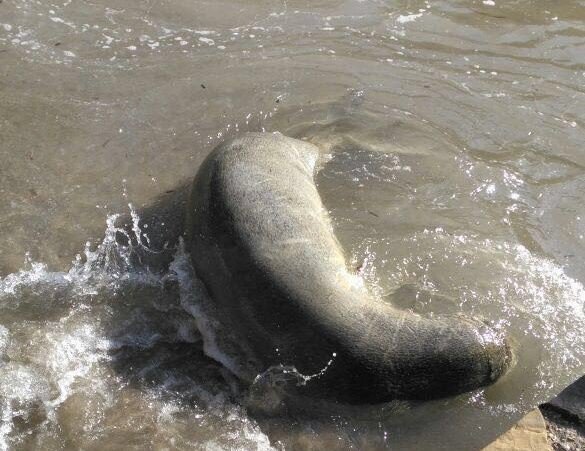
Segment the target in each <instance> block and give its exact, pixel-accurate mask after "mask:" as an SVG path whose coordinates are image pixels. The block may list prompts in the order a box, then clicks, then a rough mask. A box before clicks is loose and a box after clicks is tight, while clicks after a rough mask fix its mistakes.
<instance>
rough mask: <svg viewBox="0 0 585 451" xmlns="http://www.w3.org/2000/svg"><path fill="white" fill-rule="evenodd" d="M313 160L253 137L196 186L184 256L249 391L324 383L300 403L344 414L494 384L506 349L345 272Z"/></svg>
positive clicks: (481, 327)
mask: <svg viewBox="0 0 585 451" xmlns="http://www.w3.org/2000/svg"><path fill="white" fill-rule="evenodd" d="M318 159H319V149H318V148H317V147H315V146H314V145H312V144H310V143H307V142H304V141H300V140H296V139H292V138H288V137H286V136H283V135H281V134H268V133H249V134H246V135H244V136H242V137H240V138H237V139H234V140H230V141H227V142H225V143H223V144H221V145H220V146H218V147H217V148H216V149H215V150H214V151H213V152H212V153H211V154H210V155H209V157H208V158H207V159H206V160H205V162H204V163H203V165H202V166H201V168H200V169H199V172H198V174H197V176H196V178H195V182H194V186H193V190H192V194H191V199H190V202H189V204H188V205H189V206H188V212H187V217H188V220H187V228H188V229H187V232H188V233H187V235H188V246H189V250H190V252H191V256H192V261H193V264H194V266H195V270H196V272H197V274H198V275H199V276H200V277H201V279H202V280H203V282H204V284H205V285H206V287H207V289H208V291H209V293H210V295H211V298H212V300H213V302H214V305H215V306H216V308H217V312H218V320H219V321H221V323H222V324H223V326H224V328H225V329H226V330H228V331H230V333H232V334H233V336H234V337H236V339H237V340H238V341H239V342H240V343H241V344H242V346H243V347H245V348H247V349H248V350H249V351H248V354H249V355H248V356H247V364H246V365H243V366H241V367H240V368H238V369H237V370H236V372H238V373H239V374H238V375H239V376H240V377H241V378H242V379H244V380H247V381H249V382H252V381H253V380H254V378H255V377H256V376H257V375H258V374H259V373H262V372H264V371H265V370H267V369H268V368H270V367H271V366H275V365H281V364H282V365H285V366H294V367H296V369H298V370H299V371H300V372H301V373H303V374H316V373H319V372H320V371H321V370H322V369H323V368H325V367H327V363H328V362H329V361H330V360H332V362H331V364H330V365H329V367H327V369H326V370H325V371H323V372H322V374H321V375H320V376H318V377H314V378H312V379H311V380H309V381H308V382H307V383H306V385H304V386H299V387H296V388H295V390H298V391H299V392H301V393H302V394H306V395H310V396H318V397H328V398H335V399H339V400H343V401H346V402H352V403H375V402H382V401H387V400H390V399H429V398H437V397H443V396H448V395H453V394H457V393H462V392H465V391H469V390H472V389H475V388H478V387H481V386H484V385H488V384H490V383H492V382H494V381H495V380H497V379H498V378H499V377H500V376H501V375H502V374H503V373H504V372H505V371H506V369H507V367H508V365H509V362H510V355H511V353H510V349H509V346H508V344H507V343H506V340H505V339H503V338H501V337H498V335H497V334H496V333H494V331H492V330H490V329H489V327H488V326H486V325H485V324H483V323H481V322H480V321H476V320H473V319H465V318H433V319H430V318H424V317H421V316H419V315H416V314H413V313H411V312H407V311H402V310H399V309H397V308H395V307H392V306H391V305H390V304H389V303H387V302H384V301H382V300H380V299H377V298H375V297H374V296H373V295H372V293H371V292H370V291H369V290H368V288H367V287H366V286H364V284H363V281H362V280H361V278H359V277H358V276H357V275H355V274H352V273H351V272H350V271H349V270H348V266H347V263H346V260H345V257H344V254H343V250H342V249H341V247H340V245H339V243H338V241H337V239H336V237H335V235H334V233H333V229H332V226H331V222H330V219H329V216H328V214H327V212H326V211H325V209H324V206H323V204H322V202H321V198H320V196H319V193H318V192H317V188H316V186H315V183H314V175H315V170H316V169H315V168H316V166H317V162H318Z"/></svg>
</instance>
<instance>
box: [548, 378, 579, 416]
mask: <svg viewBox="0 0 585 451" xmlns="http://www.w3.org/2000/svg"><path fill="white" fill-rule="evenodd" d="M549 404H550V405H551V406H552V407H553V408H555V409H556V410H560V411H562V412H563V413H565V414H569V415H571V416H575V417H577V419H578V420H579V421H581V422H585V376H584V377H582V378H581V379H579V380H578V381H577V382H575V383H574V384H572V385H569V386H568V387H567V388H565V389H564V390H563V391H562V392H561V393H560V394H559V395H558V396H557V397H556V398H554V399H553V400H551V401H550V402H549Z"/></svg>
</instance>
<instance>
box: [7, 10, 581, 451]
mask: <svg viewBox="0 0 585 451" xmlns="http://www.w3.org/2000/svg"><path fill="white" fill-rule="evenodd" d="M492 3H494V4H492ZM584 19H585V2H583V1H570V0H567V1H563V2H554V3H553V2H545V1H508V2H503V1H499V0H495V2H491V1H427V2H424V1H385V2H383V1H367V0H362V1H359V0H345V1H343V0H339V1H334V0H330V1H325V0H323V1H318V2H315V1H313V2H307V1H300V0H299V1H281V2H276V1H268V0H267V1H258V0H257V1H254V2H251V1H245V2H244V1H240V2H238V1H222V2H217V1H209V2H202V1H194V0H189V1H187V0H179V1H173V2H170V1H158V2H155V1H151V2H129V1H116V2H114V1H101V0H100V1H94V2H87V1H65V2H58V3H47V2H40V1H17V0H14V1H12V0H4V1H2V2H0V75H1V78H0V158H1V160H0V161H2V163H1V165H0V231H1V233H0V253H1V255H2V257H1V258H0V358H1V359H2V364H1V365H0V415H1V416H2V420H1V424H0V447H1V448H10V449H31V448H41V447H42V448H43V449H66V448H67V449H68V448H83V449H94V448H95V449H97V448H99V449H120V448H124V449H127V448H136V449H144V448H148V449H167V448H172V449H185V448H196V449H271V448H276V449H347V448H354V449H383V448H392V447H394V448H397V449H416V448H419V449H420V448H422V449H427V448H429V446H432V447H433V448H434V449H477V448H479V447H481V446H483V445H485V444H486V443H487V442H489V441H490V440H491V439H493V438H494V437H495V436H497V435H498V434H499V433H500V432H501V431H503V430H504V429H506V428H508V427H509V426H510V425H511V424H512V423H513V422H514V421H515V420H517V419H518V418H519V417H521V416H522V415H523V414H524V413H525V412H526V411H528V410H529V409H531V408H532V407H534V406H535V405H537V404H538V403H541V402H543V401H545V400H547V399H549V398H550V397H551V396H553V395H555V394H556V393H558V392H560V391H561V390H562V389H563V388H564V387H565V386H566V385H568V384H569V383H570V382H572V381H573V380H575V379H576V378H577V377H578V376H580V375H582V374H583V373H585V364H584V361H585V360H584V359H585V333H584V332H583V330H585V313H584V303H585V288H584V286H583V283H585V246H584V242H585V241H584V236H585V208H584V207H583V201H584V199H585V177H584V174H585V153H583V148H584V145H585V130H584V127H585V122H584V121H583V117H585V116H584V115H585V89H584V86H585V22H584ZM246 130H266V131H275V130H278V131H281V132H283V133H285V134H289V135H291V136H297V137H305V138H307V139H309V140H311V141H313V142H315V143H316V144H318V145H320V146H321V147H322V149H323V152H324V153H325V154H330V155H331V159H330V160H329V161H328V162H327V163H326V164H325V165H324V167H323V169H322V171H321V172H320V174H319V175H318V177H317V181H318V184H319V189H320V192H321V194H322V196H323V200H324V203H325V205H326V206H327V208H328V209H329V210H330V212H331V215H332V217H333V220H334V225H335V228H336V232H337V234H338V236H339V238H340V241H341V243H342V244H343V246H344V249H345V250H346V253H347V255H348V261H350V263H351V264H352V265H353V266H354V267H355V269H356V271H357V272H359V273H361V274H362V275H363V277H364V278H365V280H366V282H367V283H368V284H369V285H370V286H371V288H372V290H374V291H376V292H377V293H378V295H379V296H381V297H383V298H384V299H385V300H387V301H388V302H392V303H394V304H395V305H397V306H399V307H401V308H405V309H412V310H414V311H416V312H419V313H421V314H426V315H432V314H441V313H448V314H457V313H466V314H471V315H476V316H481V317H483V318H485V319H487V320H489V321H490V322H491V323H492V324H493V325H494V326H495V327H496V328H498V329H500V330H502V331H503V332H505V333H507V334H508V335H509V336H510V338H511V340H512V341H513V343H514V347H515V350H516V358H517V362H516V365H515V366H514V368H513V369H512V371H510V373H509V374H508V375H507V376H506V377H505V378H504V379H502V380H501V381H499V382H498V383H497V384H495V385H494V386H492V387H489V388H487V389H485V390H479V391H477V392H474V393H470V394H466V395H462V396H460V397H457V398H454V399H448V400H439V401H436V402H432V403H421V404H413V403H405V402H401V403H390V404H386V405H383V406H373V407H368V408H365V407H364V408H347V407H341V406H331V405H323V404H319V403H316V404H315V405H311V406H310V409H305V411H303V409H299V408H298V406H296V407H295V406H292V407H290V410H289V411H287V412H282V411H278V412H272V414H269V413H270V412H268V413H266V412H264V411H262V409H257V408H254V406H256V407H258V406H257V404H258V403H260V404H264V406H263V407H266V405H267V404H268V401H269V400H270V399H271V398H270V392H266V390H267V389H266V388H264V387H260V388H259V391H260V394H259V395H258V396H259V399H255V398H254V396H256V394H255V393H254V391H253V393H249V392H248V391H247V390H246V389H245V387H241V386H240V385H239V383H238V382H237V381H236V380H235V379H234V378H233V377H232V376H230V374H229V372H227V371H226V370H225V368H224V367H223V366H222V365H220V364H218V363H217V362H216V361H215V360H214V359H212V358H210V357H208V355H211V356H213V357H215V358H216V359H222V360H224V361H225V359H226V358H227V354H228V353H227V352H224V351H225V346H226V343H223V342H222V341H219V342H214V341H212V340H210V339H209V337H210V336H212V335H210V334H211V332H212V331H216V332H217V329H218V328H219V329H221V324H217V323H216V322H215V321H214V320H212V319H211V318H210V317H209V316H208V315H206V314H205V306H206V305H208V300H207V299H206V296H205V293H204V291H203V289H202V287H201V286H200V285H199V282H198V280H197V279H196V277H195V276H194V275H193V274H192V269H191V266H190V264H189V258H188V256H187V255H186V254H185V253H184V252H183V251H182V248H181V246H180V242H179V240H178V237H179V235H180V234H181V233H182V215H183V205H184V202H185V191H186V187H187V186H188V184H189V182H190V179H191V178H192V176H193V174H194V173H195V172H196V169H197V167H198V165H199V164H200V162H201V161H202V159H203V158H204V157H205V155H207V153H208V152H209V151H210V150H211V149H212V148H213V147H214V146H215V145H216V144H217V143H219V142H221V141H222V140H223V139H225V138H226V137H228V136H232V135H235V134H237V133H238V132H242V131H246ZM129 204H130V207H129V206H128V205H129ZM116 215H120V217H116ZM106 222H107V223H106ZM104 230H105V235H104ZM137 237H138V238H137ZM86 243H87V244H86ZM84 249H85V250H84ZM77 254H80V257H79V258H78V259H76V255H77ZM193 258H196V256H194V257H193ZM72 261H73V263H72ZM169 265H170V266H169ZM201 332H203V335H205V336H206V337H207V342H206V343H205V345H204V340H203V338H202V333H201ZM204 351H205V352H206V353H207V354H208V355H206V354H205V352H204ZM225 363H228V362H225ZM306 410H310V413H311V415H308V412H307V411H306Z"/></svg>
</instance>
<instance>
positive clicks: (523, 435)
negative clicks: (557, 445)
mask: <svg viewBox="0 0 585 451" xmlns="http://www.w3.org/2000/svg"><path fill="white" fill-rule="evenodd" d="M551 450H552V448H551V446H550V443H549V441H548V438H547V432H546V423H545V422H544V418H543V416H542V414H541V413H540V410H538V409H534V410H532V411H530V412H529V413H528V414H527V415H526V416H525V417H524V418H522V419H521V420H520V421H519V422H518V423H516V424H515V425H514V426H513V427H512V429H510V430H509V431H508V432H505V433H504V434H502V435H501V436H500V437H498V438H497V439H496V440H495V441H494V442H492V443H490V444H489V445H488V446H486V447H485V448H484V449H483V451H551Z"/></svg>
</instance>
